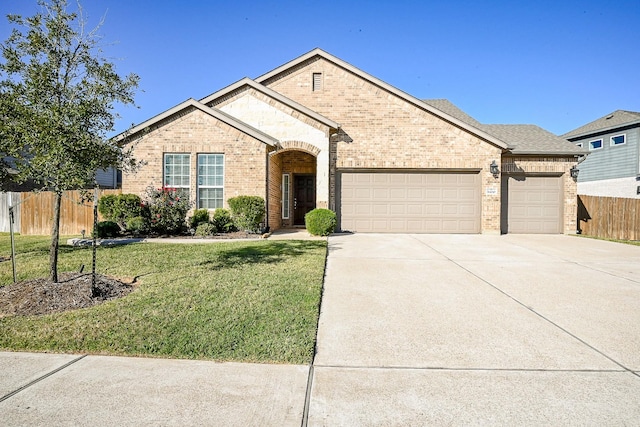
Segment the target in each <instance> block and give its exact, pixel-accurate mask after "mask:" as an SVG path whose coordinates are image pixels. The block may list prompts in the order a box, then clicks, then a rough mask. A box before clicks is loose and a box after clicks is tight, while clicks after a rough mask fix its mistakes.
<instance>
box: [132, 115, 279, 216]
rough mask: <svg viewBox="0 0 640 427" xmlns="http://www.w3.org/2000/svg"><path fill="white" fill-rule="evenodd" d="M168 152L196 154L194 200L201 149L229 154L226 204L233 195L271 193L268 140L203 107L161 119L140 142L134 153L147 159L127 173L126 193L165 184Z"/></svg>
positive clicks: (192, 181)
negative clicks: (246, 131) (165, 154)
mask: <svg viewBox="0 0 640 427" xmlns="http://www.w3.org/2000/svg"><path fill="white" fill-rule="evenodd" d="M164 153H189V154H190V155H191V163H190V164H191V179H190V191H189V194H190V199H191V200H192V201H195V200H196V191H197V190H196V188H197V182H196V178H195V177H196V176H197V173H196V172H197V170H196V169H197V155H198V154H199V153H215V154H217V153H220V154H224V197H223V199H224V207H225V208H228V204H227V200H228V199H229V198H231V197H235V196H239V195H252V196H260V197H265V196H266V193H265V189H266V178H267V177H266V162H267V145H266V144H264V143H263V142H261V141H258V140H256V139H255V138H253V137H251V136H249V135H246V134H245V133H242V132H240V131H238V130H237V129H235V128H233V127H231V126H229V125H228V124H226V123H223V122H221V121H219V120H217V119H216V118H214V117H211V116H209V115H207V114H206V113H203V112H202V111H200V110H197V109H189V110H188V111H185V112H184V113H183V114H181V115H179V116H178V117H176V118H174V119H172V120H169V121H166V122H164V123H160V124H158V126H156V127H155V128H154V129H151V130H150V131H149V132H148V133H146V134H145V135H144V136H143V137H142V138H140V139H138V140H137V141H136V142H135V149H134V156H135V157H136V158H137V159H143V160H145V161H146V164H145V165H144V166H142V167H141V168H140V170H139V171H137V172H136V173H135V174H130V173H124V174H123V177H122V191H123V193H134V194H139V195H143V194H144V192H145V190H146V188H147V187H149V186H152V187H156V188H160V187H162V185H163V164H162V163H163V155H164ZM237 165H242V167H241V168H239V167H237Z"/></svg>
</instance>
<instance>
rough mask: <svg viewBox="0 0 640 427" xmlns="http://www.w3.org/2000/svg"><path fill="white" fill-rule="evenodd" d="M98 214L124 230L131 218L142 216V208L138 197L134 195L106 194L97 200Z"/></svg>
mask: <svg viewBox="0 0 640 427" xmlns="http://www.w3.org/2000/svg"><path fill="white" fill-rule="evenodd" d="M98 212H100V214H101V215H102V216H103V217H104V219H105V220H107V221H112V222H116V223H118V225H119V226H120V228H125V227H126V224H127V221H128V220H129V219H131V218H135V217H139V216H144V214H145V212H144V208H143V205H142V200H141V199H140V196H137V195H135V194H117V195H116V194H107V195H104V196H102V197H100V200H98Z"/></svg>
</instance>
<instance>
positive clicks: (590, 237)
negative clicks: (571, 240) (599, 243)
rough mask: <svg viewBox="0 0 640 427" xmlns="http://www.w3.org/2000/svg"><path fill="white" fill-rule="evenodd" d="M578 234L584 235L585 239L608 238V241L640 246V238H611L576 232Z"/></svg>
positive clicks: (579, 235)
mask: <svg viewBox="0 0 640 427" xmlns="http://www.w3.org/2000/svg"><path fill="white" fill-rule="evenodd" d="M576 236H578V237H582V238H585V239H596V240H606V241H607V242H615V243H624V244H625V245H634V246H640V240H620V239H609V238H607V237H598V236H588V235H586V234H576Z"/></svg>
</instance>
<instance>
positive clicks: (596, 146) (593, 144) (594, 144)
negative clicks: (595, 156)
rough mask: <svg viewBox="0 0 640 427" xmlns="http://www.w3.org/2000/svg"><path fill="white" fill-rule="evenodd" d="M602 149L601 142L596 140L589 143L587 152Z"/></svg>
mask: <svg viewBox="0 0 640 427" xmlns="http://www.w3.org/2000/svg"><path fill="white" fill-rule="evenodd" d="M601 148H602V140H601V139H596V140H595V141H589V150H599V149H601Z"/></svg>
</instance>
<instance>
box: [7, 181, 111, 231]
mask: <svg viewBox="0 0 640 427" xmlns="http://www.w3.org/2000/svg"><path fill="white" fill-rule="evenodd" d="M90 192H91V195H93V190H90ZM121 192H122V191H121V190H118V189H117V190H99V193H98V197H102V196H103V195H105V194H120V193H121ZM13 194H14V195H15V194H16V193H13ZM81 200H82V194H81V192H80V191H79V190H75V191H65V192H64V194H63V196H62V206H61V208H60V235H80V232H81V230H85V231H86V233H87V235H90V234H91V230H93V199H92V200H90V201H88V202H85V203H82V202H81ZM18 201H19V202H20V205H19V206H20V211H19V212H20V222H19V227H17V228H16V229H15V231H16V232H19V233H20V234H23V235H48V234H51V224H52V220H53V205H54V203H55V194H54V193H52V192H50V191H43V192H39V193H20V197H19V198H18V200H16V197H15V196H13V199H12V204H13V205H14V206H15V205H16V204H17V203H18ZM0 204H1V203H0ZM5 215H6V216H8V212H2V213H1V215H0V217H4V216H5ZM16 222H17V221H16Z"/></svg>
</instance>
